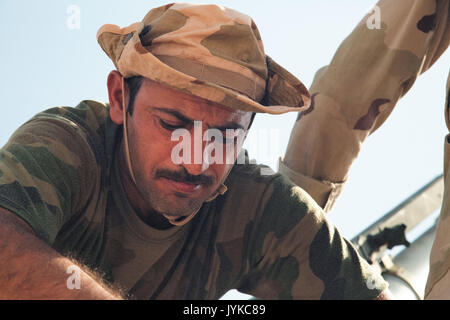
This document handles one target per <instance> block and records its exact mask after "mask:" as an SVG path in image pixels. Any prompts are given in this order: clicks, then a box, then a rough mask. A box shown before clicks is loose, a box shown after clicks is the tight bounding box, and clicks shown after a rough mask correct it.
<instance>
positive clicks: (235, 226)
mask: <svg viewBox="0 0 450 320" xmlns="http://www.w3.org/2000/svg"><path fill="white" fill-rule="evenodd" d="M97 38H98V41H99V43H100V45H101V47H102V48H103V50H104V51H105V52H106V53H107V55H108V56H109V57H110V58H111V59H112V61H113V62H114V64H115V66H116V67H117V69H118V70H117V71H112V72H111V73H110V75H109V77H108V82H107V85H108V93H109V105H104V104H100V103H97V102H93V101H83V102H82V103H80V104H79V105H78V106H77V107H76V108H68V107H65V108H54V109H50V110H47V111H44V112H42V113H40V114H38V115H37V116H35V117H34V118H33V119H31V120H30V121H28V122H27V123H25V124H24V125H23V126H22V127H20V128H19V129H18V130H17V131H16V132H15V133H14V134H13V136H12V137H11V139H10V140H9V142H8V143H7V145H6V146H5V147H4V148H3V149H2V150H1V153H0V207H2V208H3V209H2V210H1V215H0V217H1V220H2V224H0V229H1V230H0V237H2V241H1V242H0V243H2V250H0V261H1V264H2V265H1V267H0V283H1V284H2V285H1V286H0V297H1V298H8V299H17V298H28V299H42V298H44V299H56V298H58V299H72V298H77V299H116V298H121V297H122V296H125V297H129V298H137V299H217V298H219V297H221V296H222V295H223V294H224V293H226V292H227V291H228V290H230V289H233V288H236V289H239V290H240V291H242V292H245V293H248V294H251V295H254V296H256V297H258V298H265V299H319V298H322V299H375V298H378V299H383V298H386V297H388V296H389V291H388V290H387V288H386V287H387V285H386V283H385V282H384V281H383V279H382V278H381V277H380V275H379V274H377V273H376V272H374V271H373V270H372V269H371V268H370V266H369V265H368V264H367V263H366V261H364V260H363V259H361V258H360V257H359V256H358V254H357V252H356V251H355V250H354V248H353V247H352V246H351V244H350V243H349V242H348V241H347V240H345V239H343V238H342V237H341V236H340V234H339V232H338V231H337V230H336V229H335V228H334V227H333V226H332V224H331V223H330V222H329V221H328V220H327V218H326V217H325V215H324V214H323V212H322V210H321V209H320V207H319V206H317V204H316V203H315V202H314V201H313V200H312V199H311V198H310V197H309V195H308V194H307V193H305V192H304V191H303V190H302V189H300V188H299V187H296V186H295V185H294V184H293V183H292V182H290V180H288V179H287V178H285V177H283V176H282V175H279V174H273V173H271V174H267V168H266V167H264V166H258V165H251V164H248V161H244V162H245V164H242V163H241V161H239V157H238V154H240V152H239V151H240V150H241V147H242V143H243V139H244V137H245V135H246V132H247V130H248V129H249V127H250V125H251V121H252V119H253V116H254V113H256V112H266V113H271V114H280V113H285V112H289V111H297V112H298V111H302V110H305V109H306V108H307V107H308V106H309V94H308V91H307V90H306V88H305V87H304V86H303V84H302V83H301V82H300V81H299V80H297V79H296V78H295V77H293V76H292V75H291V74H290V73H288V72H287V71H286V70H284V69H283V68H282V67H280V66H279V65H278V64H276V63H275V62H274V61H273V60H271V59H270V58H269V57H266V55H265V54H264V49H263V45H262V41H261V38H260V35H259V32H258V29H257V27H256V25H255V23H254V22H253V21H252V19H251V18H249V17H248V16H246V15H243V14H241V13H239V12H236V11H234V10H230V9H226V8H223V7H219V6H215V5H191V4H172V5H167V6H163V7H159V8H155V9H153V10H151V11H150V12H149V13H148V14H147V15H146V16H145V17H144V19H143V21H142V22H141V23H135V24H133V25H131V26H129V27H127V28H123V29H121V28H119V27H117V26H114V25H105V26H103V27H102V28H101V29H100V30H99V32H98V35H97ZM220 155H222V157H221V156H220ZM221 158H222V159H221ZM244 160H248V159H247V158H246V159H244ZM235 163H236V164H235ZM262 169H264V170H262ZM38 239H40V240H38ZM81 264H82V265H83V266H81ZM78 266H81V268H82V270H81V271H80V276H81V280H80V281H78V282H76V281H75V282H74V283H70V281H68V279H67V276H68V275H67V273H66V271H67V270H69V271H70V270H78V269H77V268H78ZM71 272H72V271H71ZM93 272H94V273H93ZM96 274H99V275H96ZM110 286H111V287H113V288H110ZM69 289H72V290H69Z"/></svg>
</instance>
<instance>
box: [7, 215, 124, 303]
mask: <svg viewBox="0 0 450 320" xmlns="http://www.w3.org/2000/svg"><path fill="white" fill-rule="evenodd" d="M71 266H74V262H73V261H71V260H70V259H68V258H65V257H63V256H61V255H60V254H58V253H57V252H56V251H55V250H53V249H52V248H50V247H49V246H48V245H47V244H46V243H45V242H43V241H41V240H39V239H38V238H37V237H35V236H34V234H33V233H32V231H31V228H30V227H29V226H28V225H27V224H26V223H25V222H24V221H22V220H21V219H20V218H18V217H16V216H15V215H14V214H12V213H10V212H8V211H6V210H4V209H1V208H0V299H51V300H56V299H58V300H69V299H80V300H91V299H120V295H119V294H115V293H112V292H111V290H109V289H107V288H106V287H105V286H102V285H101V284H100V283H99V282H97V281H95V280H94V278H93V276H91V275H90V274H89V273H88V272H86V271H83V270H82V268H79V267H78V266H76V267H75V268H73V267H72V268H73V269H72V272H73V270H76V272H77V274H76V275H72V274H70V273H67V270H68V268H69V267H71ZM69 270H71V269H69ZM78 271H79V273H78ZM78 275H79V276H80V278H79V279H80V281H79V282H78V283H79V284H80V285H79V286H76V287H74V286H70V285H68V279H69V277H71V276H78ZM69 280H70V279H69ZM69 282H70V281H69ZM78 287H79V288H78ZM70 288H72V289H70Z"/></svg>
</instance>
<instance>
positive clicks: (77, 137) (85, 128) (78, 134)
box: [17, 100, 118, 164]
mask: <svg viewBox="0 0 450 320" xmlns="http://www.w3.org/2000/svg"><path fill="white" fill-rule="evenodd" d="M31 128H32V129H31ZM117 129H118V126H117V125H115V124H114V123H113V122H112V121H111V119H110V117H109V105H108V104H105V103H100V102H97V101H92V100H84V101H81V102H80V103H79V104H78V105H77V106H75V107H66V106H64V107H54V108H50V109H47V110H45V111H42V112H40V113H38V114H36V115H35V116H34V117H33V118H31V119H30V120H29V121H28V122H26V123H25V124H24V125H23V126H22V127H21V128H19V129H18V130H17V133H21V132H22V131H24V130H32V131H34V132H36V133H37V134H43V135H49V134H50V133H53V134H54V137H53V138H54V139H55V140H64V142H65V144H67V145H70V146H73V147H75V148H76V149H85V151H89V153H93V155H94V156H95V159H96V161H97V162H98V163H99V164H101V162H104V161H105V160H106V159H105V157H110V156H111V155H112V152H113V149H114V144H115V140H116V139H115V138H116V135H117V132H118V130H117ZM86 149H88V150H86Z"/></svg>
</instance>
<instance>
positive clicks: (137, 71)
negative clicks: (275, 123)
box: [97, 3, 310, 114]
mask: <svg viewBox="0 0 450 320" xmlns="http://www.w3.org/2000/svg"><path fill="white" fill-rule="evenodd" d="M97 41H98V42H99V44H100V46H101V47H102V49H103V50H104V51H105V52H106V54H107V55H108V56H109V57H110V58H111V60H112V61H113V63H114V65H115V66H116V68H117V69H118V71H119V72H120V73H121V74H122V75H123V76H124V77H125V78H128V77H133V76H144V77H146V78H149V79H151V80H153V81H156V82H158V83H161V84H164V85H167V86H169V87H172V88H174V89H177V90H181V91H183V92H186V93H189V94H192V95H195V96H198V97H200V98H203V99H206V100H209V101H212V102H216V103H219V104H222V105H224V106H227V107H231V108H233V109H240V110H244V111H252V112H261V113H271V114H281V113H285V112H289V111H296V112H299V111H303V110H305V109H307V108H308V107H309V105H310V96H309V93H308V90H307V89H306V87H305V86H304V85H303V83H302V82H301V81H299V80H298V79H297V78H296V77H294V76H293V75H292V74H290V73H289V72H288V71H286V70H285V69H283V68H282V67H281V66H279V65H278V64H277V63H276V62H274V61H273V60H272V59H271V58H270V57H268V56H266V55H265V53H264V47H263V44H262V41H261V37H260V34H259V31H258V28H257V27H256V25H255V23H254V22H253V20H252V19H251V18H250V17H249V16H247V15H244V14H242V13H239V12H237V11H235V10H232V9H228V8H225V7H222V6H218V5H197V4H187V3H176V4H168V5H166V6H162V7H158V8H155V9H152V10H150V11H149V12H148V13H147V15H146V16H145V17H144V19H143V20H142V22H138V23H134V24H132V25H130V26H129V27H126V28H120V27H118V26H116V25H111V24H107V25H104V26H102V27H101V28H100V29H99V31H98V33H97Z"/></svg>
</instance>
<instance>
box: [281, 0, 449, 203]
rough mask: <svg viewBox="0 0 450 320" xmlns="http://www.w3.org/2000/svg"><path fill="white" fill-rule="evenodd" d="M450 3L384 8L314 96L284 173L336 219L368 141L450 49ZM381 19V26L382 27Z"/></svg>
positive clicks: (321, 75) (342, 51)
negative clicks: (338, 203) (353, 168)
mask: <svg viewBox="0 0 450 320" xmlns="http://www.w3.org/2000/svg"><path fill="white" fill-rule="evenodd" d="M449 8H450V2H449V1H448V0H436V1H435V0H397V1H391V0H381V1H379V2H378V4H377V5H376V6H375V10H373V11H372V12H370V13H369V14H368V15H366V16H365V17H364V18H363V19H362V20H361V22H360V23H359V24H358V25H357V26H356V28H355V29H354V30H353V32H352V33H351V34H350V35H349V36H348V37H347V38H346V39H345V40H344V41H343V42H342V44H341V45H340V47H339V48H338V50H337V52H336V53H335V55H334V57H333V59H332V61H331V63H330V65H329V66H327V67H325V68H322V69H320V70H319V71H318V72H317V73H316V75H315V78H314V81H313V84H312V86H311V88H310V92H311V98H312V104H311V106H310V108H309V109H308V110H306V111H304V112H301V113H300V114H299V115H298V118H297V121H296V123H295V125H294V128H293V130H292V132H291V137H290V141H289V145H288V147H287V151H286V154H285V157H284V159H280V172H281V173H283V174H286V175H287V176H289V177H290V178H291V180H292V181H294V182H295V183H296V184H297V185H299V186H301V187H302V188H304V189H305V190H306V191H308V193H309V194H310V195H311V196H312V197H313V198H314V199H315V200H316V201H317V203H318V204H319V205H320V206H321V207H322V208H324V210H325V212H327V211H329V210H330V209H331V207H332V205H333V203H334V201H335V199H336V198H337V197H338V196H339V194H340V192H341V189H342V186H343V183H344V182H345V181H346V179H347V175H348V172H349V169H350V166H351V164H352V163H353V161H354V160H355V158H356V157H357V156H358V153H359V151H360V149H361V145H362V143H363V142H364V140H365V139H366V138H367V137H368V136H369V135H370V134H371V133H373V132H374V131H375V130H376V129H378V128H379V127H380V126H381V125H382V124H383V123H384V121H385V120H386V118H387V117H388V116H389V115H390V113H391V112H392V110H393V108H394V107H395V105H396V104H397V102H398V100H399V99H400V98H401V97H402V96H403V95H404V94H405V93H406V92H407V91H408V90H409V89H410V88H411V87H412V85H413V84H414V82H415V80H416V78H417V77H418V76H419V75H420V74H421V73H423V72H424V71H426V70H427V69H428V68H430V67H431V66H432V65H433V63H434V62H435V61H436V60H437V59H438V58H439V57H440V55H441V54H442V53H443V52H444V51H445V50H446V48H447V47H448V45H449V41H450V17H449V10H450V9H449ZM376 18H380V23H379V25H378V26H377V23H376V20H375V19H376Z"/></svg>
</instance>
